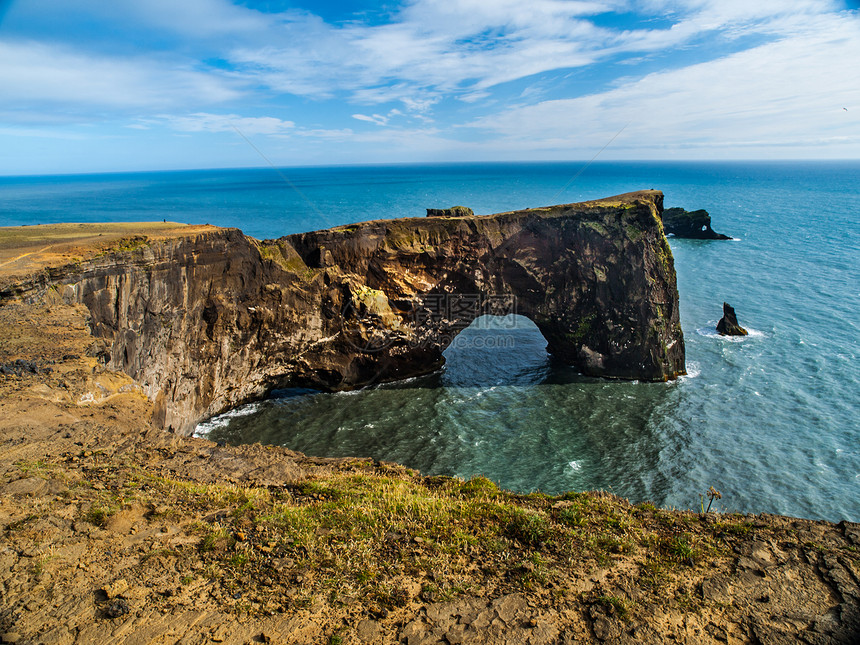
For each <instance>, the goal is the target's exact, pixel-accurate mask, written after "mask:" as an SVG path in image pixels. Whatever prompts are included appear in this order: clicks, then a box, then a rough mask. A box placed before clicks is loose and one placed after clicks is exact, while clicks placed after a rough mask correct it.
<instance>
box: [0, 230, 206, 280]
mask: <svg viewBox="0 0 860 645" xmlns="http://www.w3.org/2000/svg"><path fill="white" fill-rule="evenodd" d="M213 230H216V227H214V226H209V225H208V224H206V225H189V224H178V223H176V222H167V221H165V222H122V223H109V224H103V223H94V224H40V225H37V226H0V279H3V280H4V281H7V280H8V281H9V282H12V281H13V278H20V277H23V276H26V275H30V274H32V273H34V272H36V271H40V270H42V269H45V268H47V267H59V266H64V265H67V264H71V263H73V262H80V261H83V260H88V259H90V258H92V257H94V256H96V255H98V254H99V253H102V252H104V251H105V250H107V249H116V248H118V247H119V248H122V247H123V246H131V245H135V244H138V243H140V242H143V241H146V240H163V239H168V238H173V237H183V236H186V235H191V234H195V233H203V232H206V231H213Z"/></svg>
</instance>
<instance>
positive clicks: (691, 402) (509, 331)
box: [0, 162, 860, 521]
mask: <svg viewBox="0 0 860 645" xmlns="http://www.w3.org/2000/svg"><path fill="white" fill-rule="evenodd" d="M581 169H582V164H581V163H552V164H461V165H455V164H446V165H420V166H419V165H415V166H408V165H406V166H376V167H361V168H359V167H334V168H307V169H283V170H281V171H280V172H276V171H274V170H272V169H254V170H218V171H194V172H164V173H134V174H113V175H87V176H62V177H14V178H12V177H7V178H0V225H18V224H37V223H48V222H60V221H81V222H85V221H103V220H117V221H140V220H161V219H167V220H173V221H181V222H189V223H206V222H208V223H211V224H217V225H220V226H237V227H239V228H241V229H242V230H244V231H245V232H246V233H247V234H249V235H253V236H255V237H261V238H271V237H279V236H281V235H285V234H288V233H295V232H299V231H306V230H312V229H318V228H326V227H329V226H334V225H338V224H346V223H350V222H357V221H364V220H369V219H377V218H390V217H401V216H422V215H423V214H424V209H425V208H428V207H446V206H451V205H454V204H462V205H465V206H469V207H471V208H473V209H474V210H475V211H476V212H477V213H491V212H498V211H503V210H512V209H518V208H526V207H533V206H545V205H549V204H554V203H565V202H575V201H582V200H584V199H592V198H597V197H605V196H609V195H614V194H618V193H623V192H628V191H631V190H638V189H642V188H658V189H660V190H663V191H664V193H665V195H666V205H667V206H682V207H685V208H688V209H696V208H705V209H707V210H708V211H709V212H710V213H711V216H712V218H713V226H714V228H715V230H717V231H719V232H722V233H726V234H728V235H732V236H733V237H735V238H738V239H737V240H736V241H731V242H716V241H714V242H703V241H693V240H674V239H673V240H671V246H672V250H673V253H674V255H675V266H676V269H677V272H678V287H679V291H680V295H681V322H682V326H683V328H684V333H685V338H686V344H687V367H688V371H689V372H690V376H688V377H686V378H683V379H681V380H679V381H677V382H675V383H670V384H649V383H625V382H609V381H602V380H599V379H592V378H586V377H583V376H581V375H579V374H577V373H576V371H575V370H573V369H572V368H569V367H564V366H558V365H555V364H552V363H551V362H550V361H549V359H548V357H547V355H546V353H545V349H544V348H545V342H544V341H543V339H542V337H541V336H540V333H539V332H538V331H537V329H536V328H534V326H533V325H531V324H530V323H529V321H527V320H525V319H522V318H517V319H501V320H495V321H479V322H483V323H484V324H481V325H476V326H474V328H470V329H469V330H466V331H465V332H463V333H462V334H461V335H460V336H459V337H458V338H457V340H456V342H455V345H454V346H452V347H451V348H450V349H449V350H448V351H447V352H446V357H447V359H448V363H447V366H446V368H445V369H444V370H443V371H441V372H439V373H436V374H433V375H430V376H427V377H423V378H419V379H413V380H410V381H407V382H405V383H400V384H393V385H385V386H378V387H372V388H367V389H364V390H360V391H357V392H351V393H341V394H321V393H314V392H308V391H286V392H282V393H280V395H279V396H278V397H277V398H273V399H271V400H268V401H265V402H260V403H255V404H251V405H249V406H245V407H244V408H240V409H238V410H234V411H232V412H230V413H228V414H226V415H224V416H222V417H219V418H216V419H213V420H211V421H210V422H208V423H206V424H204V425H203V426H201V428H200V432H202V433H208V434H209V435H210V436H211V437H212V438H213V439H218V440H225V441H230V442H248V441H263V442H270V443H277V444H282V445H286V446H289V447H291V448H294V449H296V450H302V451H305V452H307V453H310V454H316V455H326V456H344V455H356V456H369V457H374V458H377V459H384V460H392V461H399V462H401V463H404V464H406V465H409V466H412V467H415V468H419V469H421V470H422V471H423V472H425V473H427V474H447V475H459V476H462V477H469V476H472V475H476V474H483V475H487V476H488V477H490V478H492V479H494V480H496V481H498V482H499V483H500V484H501V485H502V486H504V487H506V488H510V489H514V490H519V491H530V490H535V489H540V490H544V491H546V492H558V491H562V490H568V489H606V490H610V491H612V492H614V493H616V494H619V495H621V496H624V497H629V498H630V499H631V500H632V501H636V502H638V501H645V500H651V501H653V502H655V503H657V504H659V505H666V506H677V507H682V508H689V507H697V506H698V504H699V494H700V493H703V492H705V491H706V490H707V489H708V487H709V486H714V487H715V488H717V489H718V490H720V491H721V492H722V493H723V499H722V500H721V502H720V503H721V508H724V509H727V510H740V511H750V512H762V511H767V512H774V513H785V514H791V515H799V516H803V517H812V518H825V519H830V520H839V519H843V518H847V519H851V520H854V521H858V520H860V385H858V384H860V362H858V354H860V351H858V348H860V343H858V334H860V162H785V163H620V162H619V163H609V162H607V163H595V164H592V165H591V166H589V167H588V168H587V169H586V170H585V171H584V172H582V174H581V175H579V176H578V177H576V179H575V181H573V182H572V183H569V182H570V181H571V179H572V178H573V177H574V176H575V175H576V174H577V173H578V172H579V171H580V170H581ZM724 300H725V301H728V302H730V303H731V304H732V305H733V306H734V307H735V308H736V310H737V312H738V316H739V319H740V322H741V324H742V325H744V326H745V327H747V328H748V329H750V331H751V332H752V333H751V335H750V336H749V337H747V338H744V339H741V340H737V339H725V338H721V337H719V336H717V335H716V334H715V333H714V331H713V328H714V325H715V324H716V322H717V320H718V318H719V317H720V314H721V306H722V303H723V301H724Z"/></svg>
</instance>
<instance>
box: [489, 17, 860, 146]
mask: <svg viewBox="0 0 860 645" xmlns="http://www.w3.org/2000/svg"><path fill="white" fill-rule="evenodd" d="M858 60H860V28H858V23H857V22H856V21H854V20H846V19H841V18H840V17H838V16H831V17H822V18H819V19H817V20H814V21H812V22H811V23H807V33H806V34H804V35H801V36H795V37H792V38H787V39H784V40H781V41H778V42H773V43H769V44H766V45H761V46H759V47H756V48H753V49H750V50H747V51H744V52H740V53H737V54H733V55H730V56H727V57H725V58H722V59H719V60H716V61H711V62H706V63H701V64H698V65H692V66H689V67H685V68H683V69H678V70H673V71H668V72H659V73H654V74H649V75H647V76H645V77H644V78H641V79H639V80H634V81H630V82H628V83H626V84H624V85H622V86H620V87H617V88H615V89H612V90H609V91H606V92H601V93H597V94H592V95H588V96H583V97H579V98H573V99H562V100H554V101H544V102H541V103H538V104H535V105H531V106H525V107H520V108H514V109H509V110H506V111H503V112H500V113H498V114H496V115H493V116H487V117H483V118H480V119H477V120H476V121H475V122H473V124H472V125H473V126H475V127H479V128H482V129H486V130H489V131H492V132H493V133H495V135H496V136H497V137H501V138H502V141H501V142H499V145H510V146H513V147H518V148H523V147H526V148H530V149H541V148H544V149H564V148H568V149H592V150H598V149H600V147H601V146H602V145H604V144H605V143H606V141H608V140H609V138H610V137H611V136H613V135H614V134H615V133H617V132H618V131H619V130H620V129H621V128H622V127H624V126H625V125H626V124H629V125H627V127H626V128H625V130H624V134H623V136H622V137H619V140H618V141H617V142H616V143H615V144H614V146H613V147H614V148H615V149H628V150H630V149H633V150H635V149H644V150H652V151H653V150H660V149H678V150H681V149H693V148H698V149H700V150H704V149H708V148H744V147H760V148H765V147H774V146H786V145H790V146H795V147H800V148H803V147H807V148H814V147H816V146H821V145H823V144H827V143H837V142H840V141H841V142H842V143H843V144H846V143H851V144H852V145H853V146H854V147H853V150H855V151H856V152H860V110H858V111H857V112H856V113H854V114H851V113H850V112H846V111H845V110H843V109H842V108H843V106H847V105H858V106H860V66H858V65H856V61H858Z"/></svg>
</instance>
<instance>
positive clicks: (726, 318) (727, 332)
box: [717, 302, 749, 336]
mask: <svg viewBox="0 0 860 645" xmlns="http://www.w3.org/2000/svg"><path fill="white" fill-rule="evenodd" d="M717 332H719V334H720V335H721V336H747V335H748V334H749V332H748V331H747V330H746V329H744V328H743V327H741V326H740V325H739V324H738V318H737V316H736V315H735V310H734V308H733V307H732V306H731V305H730V304H729V303H727V302H724V303H723V317H722V318H720V322H718V323H717Z"/></svg>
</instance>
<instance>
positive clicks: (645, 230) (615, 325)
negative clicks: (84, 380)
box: [0, 191, 685, 433]
mask: <svg viewBox="0 0 860 645" xmlns="http://www.w3.org/2000/svg"><path fill="white" fill-rule="evenodd" d="M662 200H663V195H662V193H660V192H659V191H642V192H638V193H630V194H627V195H620V196H617V197H612V198H608V199H604V200H597V201H593V202H584V203H581V204H568V205H562V206H552V207H548V208H540V209H529V210H523V211H515V212H509V213H500V214H497V215H487V216H474V215H453V216H446V217H424V218H406V219H397V220H378V221H371V222H366V223H363V224H354V225H350V226H340V227H337V228H333V229H328V230H323V231H315V232H311V233H302V234H297V235H290V236H287V237H283V238H280V239H277V240H267V241H262V242H261V241H258V240H255V239H252V238H249V237H247V236H245V235H243V234H242V232H241V231H239V230H237V229H215V228H210V229H207V230H197V231H193V232H190V233H189V234H187V235H184V236H174V237H169V238H164V239H149V238H147V237H145V236H137V237H132V238H126V239H124V240H123V241H122V246H121V247H120V248H119V249H115V250H105V251H103V252H100V253H99V254H97V255H93V256H91V257H82V258H81V259H80V260H79V261H78V262H75V263H72V264H59V266H47V267H42V268H40V269H39V270H38V271H34V272H30V273H27V271H26V270H24V271H22V272H21V273H23V275H22V274H21V273H19V275H16V276H10V278H7V279H6V280H5V281H4V282H2V283H0V304H3V303H6V302H12V301H18V302H27V303H36V302H54V303H60V302H62V303H65V304H82V305H84V306H85V307H86V308H87V310H88V312H89V317H90V323H89V324H90V329H91V331H92V334H93V336H94V338H95V342H96V343H98V344H100V350H99V353H100V356H101V357H102V359H103V361H104V362H105V363H106V364H107V365H108V366H109V367H111V368H113V369H116V370H119V371H122V372H124V373H125V374H128V375H129V376H130V377H131V378H132V379H134V380H135V381H136V382H138V383H140V384H141V386H142V387H143V388H144V391H145V392H146V394H147V396H148V397H149V398H150V399H151V400H153V401H154V402H155V409H156V423H157V424H158V425H159V426H162V427H165V428H172V429H174V430H175V431H177V432H179V433H186V432H189V431H190V430H191V429H192V428H193V427H194V426H195V425H196V424H197V422H198V421H199V420H200V419H201V418H203V417H207V416H211V415H214V414H217V413H219V412H222V411H224V410H226V409H229V408H231V407H234V406H236V405H238V404H240V403H243V402H246V401H248V400H251V399H255V398H260V397H262V396H264V395H265V394H266V393H267V392H268V391H269V390H271V389H274V388H278V387H285V386H290V385H302V386H310V387H316V388H321V389H328V390H341V389H349V388H354V387H359V386H363V385H367V384H370V383H375V382H380V381H391V380H397V379H402V378H407V377H412V376H416V375H419V374H423V373H427V372H431V371H434V370H436V369H439V368H440V367H441V366H442V365H443V363H444V358H443V356H442V352H443V351H444V350H445V348H446V347H447V346H448V345H449V344H450V343H451V342H452V340H453V339H454V337H455V336H456V335H457V333H459V332H460V331H461V330H462V329H464V328H465V327H467V326H468V325H469V323H471V322H472V320H474V319H475V318H476V317H477V316H479V315H482V314H487V313H491V314H507V313H517V314H521V315H524V316H526V317H528V318H530V319H531V320H532V321H534V323H535V324H536V325H537V326H538V328H539V329H540V330H541V332H542V333H543V335H544V337H545V338H546V340H547V344H548V351H550V352H551V353H552V354H553V355H555V356H556V357H557V358H558V359H560V360H563V361H565V362H567V363H570V364H572V365H575V366H577V367H578V368H579V369H580V370H582V371H583V372H585V373H587V374H592V375H596V376H605V377H614V378H627V379H641V380H667V379H673V378H675V377H676V376H678V375H680V374H684V373H685V372H684V339H683V333H682V331H681V326H680V323H679V317H678V292H677V287H676V283H675V269H674V264H673V259H672V253H671V250H670V249H669V246H668V243H667V242H666V238H665V235H664V233H663V228H662V226H661V222H660V211H661V209H662Z"/></svg>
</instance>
